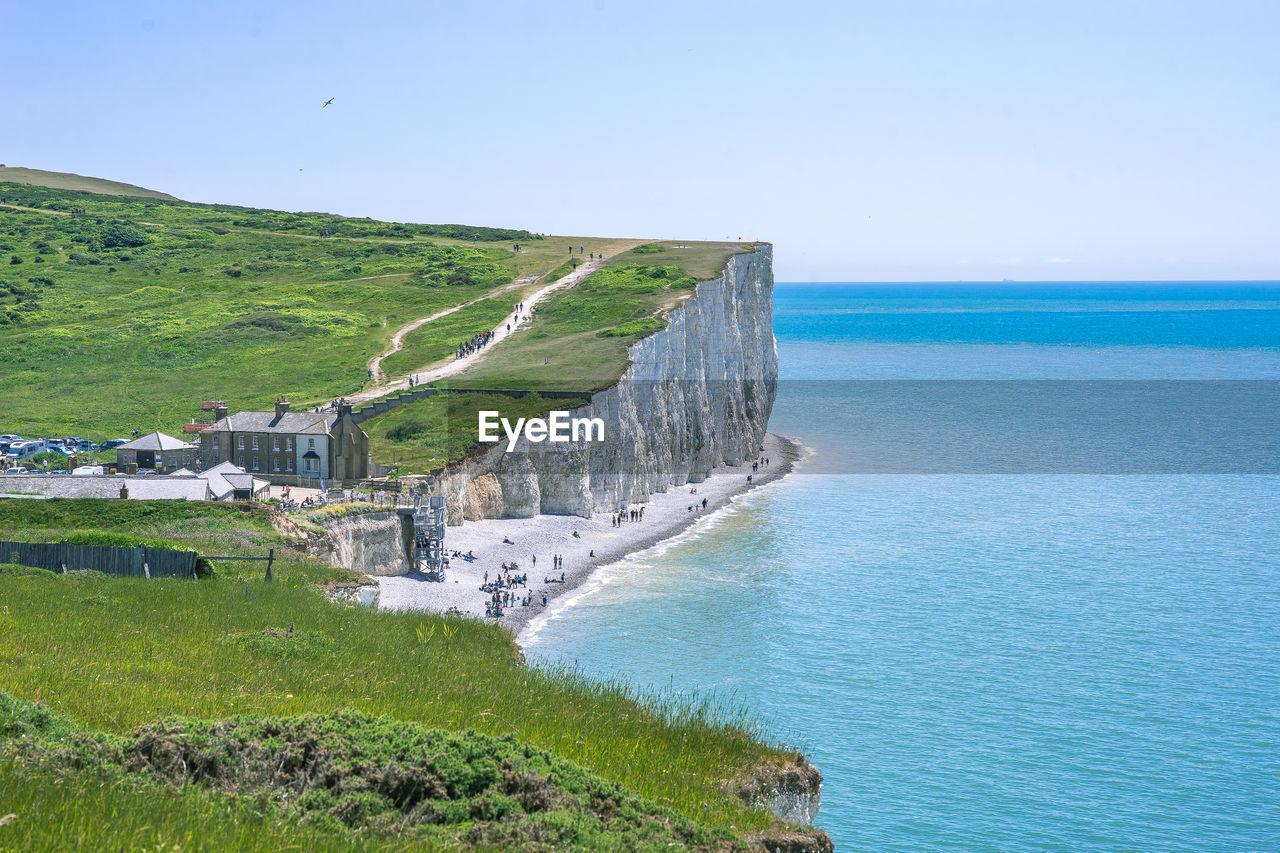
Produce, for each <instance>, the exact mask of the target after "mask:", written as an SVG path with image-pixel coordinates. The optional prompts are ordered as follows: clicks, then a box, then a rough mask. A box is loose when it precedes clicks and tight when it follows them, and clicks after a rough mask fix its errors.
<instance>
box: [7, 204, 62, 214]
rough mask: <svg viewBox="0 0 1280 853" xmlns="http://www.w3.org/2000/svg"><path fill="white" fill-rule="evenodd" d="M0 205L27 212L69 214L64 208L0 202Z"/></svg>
mask: <svg viewBox="0 0 1280 853" xmlns="http://www.w3.org/2000/svg"><path fill="white" fill-rule="evenodd" d="M0 207H7V208H9V209H10V210H25V211H27V212H28V213H48V214H51V215H53V216H70V215H71V214H70V213H67V212H66V211H65V210H44V209H43V208H39V207H23V206H22V205H20V204H0Z"/></svg>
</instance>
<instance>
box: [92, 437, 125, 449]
mask: <svg viewBox="0 0 1280 853" xmlns="http://www.w3.org/2000/svg"><path fill="white" fill-rule="evenodd" d="M128 443H129V439H127V438H109V439H107V440H106V441H104V442H102V444H101V445H99V446H98V449H99V450H115V449H116V448H117V447H119V446H120V445H122V444H128Z"/></svg>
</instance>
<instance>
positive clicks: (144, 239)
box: [100, 222, 151, 249]
mask: <svg viewBox="0 0 1280 853" xmlns="http://www.w3.org/2000/svg"><path fill="white" fill-rule="evenodd" d="M100 239H101V240H102V246H103V248H106V249H116V248H125V249H132V248H135V247H137V246H145V245H147V243H149V242H150V241H151V238H150V237H148V236H147V235H146V234H144V233H143V232H141V231H139V230H138V229H137V228H134V227H133V226H132V225H128V224H126V223H123V222H116V223H113V224H111V225H108V226H107V227H106V228H103V229H102V234H101V235H100Z"/></svg>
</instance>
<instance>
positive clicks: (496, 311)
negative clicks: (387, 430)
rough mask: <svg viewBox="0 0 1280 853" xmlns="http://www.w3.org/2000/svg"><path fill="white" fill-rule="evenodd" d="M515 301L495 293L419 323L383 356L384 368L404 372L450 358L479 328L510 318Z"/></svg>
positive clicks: (483, 329) (389, 372)
mask: <svg viewBox="0 0 1280 853" xmlns="http://www.w3.org/2000/svg"><path fill="white" fill-rule="evenodd" d="M515 302H516V300H515V299H514V298H510V297H508V296H495V297H493V298H491V299H484V300H481V301H480V302H477V303H476V304H474V305H468V306H466V307H465V308H459V309H458V310H457V311H455V312H454V313H452V314H447V315H445V316H444V317H440V318H439V319H437V320H433V321H432V322H430V323H427V324H426V325H423V326H419V327H418V328H417V329H414V330H413V331H412V332H410V333H409V334H407V335H405V336H404V339H403V341H402V342H401V345H402V347H403V348H402V349H401V350H400V351H399V352H397V353H394V354H392V355H390V356H388V357H387V358H385V359H383V360H382V370H383V372H384V373H386V374H387V375H388V376H404V375H407V374H409V373H412V372H414V371H416V370H420V369H422V368H424V367H427V366H429V365H431V364H434V363H435V362H438V361H440V360H442V359H448V358H452V357H453V354H454V353H455V352H456V351H457V349H458V345H459V344H461V343H462V342H463V341H466V340H469V339H470V338H471V337H472V336H473V335H475V334H476V333H478V332H488V331H491V330H492V329H494V328H495V327H496V326H497V325H498V323H500V322H502V320H503V318H504V317H505V318H507V319H510V317H511V315H512V313H513V312H512V309H513V308H514V307H515Z"/></svg>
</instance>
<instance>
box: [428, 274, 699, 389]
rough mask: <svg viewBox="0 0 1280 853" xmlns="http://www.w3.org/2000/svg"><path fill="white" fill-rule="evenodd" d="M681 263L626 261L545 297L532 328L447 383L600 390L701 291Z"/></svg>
mask: <svg viewBox="0 0 1280 853" xmlns="http://www.w3.org/2000/svg"><path fill="white" fill-rule="evenodd" d="M696 286H697V280H696V279H695V278H693V277H692V276H690V275H687V274H686V273H685V271H684V270H682V269H681V268H679V267H676V266H667V265H659V264H646V265H639V264H618V265H612V266H607V267H605V268H604V269H602V270H598V271H596V272H594V273H592V274H591V275H590V276H588V277H587V278H586V279H585V280H583V281H582V283H580V284H579V285H577V286H576V287H573V288H568V289H566V290H563V291H559V292H557V293H555V294H553V295H552V296H551V297H550V298H548V299H547V300H546V301H545V302H543V303H542V304H540V305H539V306H538V307H537V309H536V311H535V313H534V318H533V321H532V325H531V326H530V328H529V329H528V330H527V331H525V332H524V333H522V334H520V335H517V336H513V337H511V338H508V339H507V340H505V341H503V342H502V343H500V344H498V345H497V346H496V347H494V349H493V352H492V353H490V355H489V357H488V358H487V359H485V360H484V361H483V362H481V363H480V364H478V365H476V366H475V367H474V368H471V369H469V370H467V371H465V372H463V373H461V374H459V375H458V376H457V377H455V378H452V379H450V380H447V381H446V382H444V383H442V384H445V385H448V386H449V387H453V388H465V387H472V388H531V389H539V390H541V389H553V390H555V389H559V390H568V391H579V390H581V391H587V392H590V391H598V390H600V389H602V388H607V387H609V386H610V385H612V384H613V383H614V382H616V381H617V379H618V377H619V376H620V375H621V374H622V372H623V370H625V369H626V366H627V364H628V361H627V347H628V346H630V345H631V344H632V343H634V342H635V341H637V340H639V339H640V338H642V337H645V336H647V335H651V334H653V333H654V332H655V331H657V330H658V329H661V328H663V327H664V326H665V325H666V322H665V321H664V320H663V319H662V316H661V315H662V314H663V313H664V312H665V311H667V310H669V309H671V308H672V307H674V306H675V305H678V304H679V303H680V302H681V301H683V300H684V299H687V298H689V297H690V296H692V295H693V291H694V288H695V287H696Z"/></svg>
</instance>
